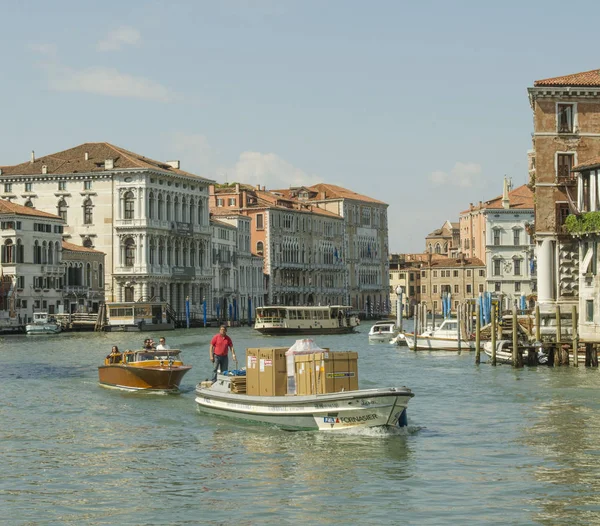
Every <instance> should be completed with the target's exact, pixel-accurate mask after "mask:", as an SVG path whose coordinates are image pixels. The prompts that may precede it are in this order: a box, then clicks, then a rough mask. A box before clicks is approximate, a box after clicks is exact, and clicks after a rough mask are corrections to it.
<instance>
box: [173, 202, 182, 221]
mask: <svg viewBox="0 0 600 526" xmlns="http://www.w3.org/2000/svg"><path fill="white" fill-rule="evenodd" d="M179 213H180V210H179V197H177V196H175V199H174V200H173V219H174V220H175V221H180V220H181V216H180V215H179Z"/></svg>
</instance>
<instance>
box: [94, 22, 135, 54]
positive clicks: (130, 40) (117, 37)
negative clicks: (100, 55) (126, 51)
mask: <svg viewBox="0 0 600 526" xmlns="http://www.w3.org/2000/svg"><path fill="white" fill-rule="evenodd" d="M141 39H142V35H141V34H140V32H139V30H137V29H136V28H135V27H130V26H121V27H119V28H117V29H114V30H113V31H111V32H110V33H109V34H108V35H106V38H104V39H103V40H100V41H99V42H98V44H96V49H97V50H98V51H118V50H119V49H121V47H123V46H124V45H129V46H137V45H139V43H140V41H141Z"/></svg>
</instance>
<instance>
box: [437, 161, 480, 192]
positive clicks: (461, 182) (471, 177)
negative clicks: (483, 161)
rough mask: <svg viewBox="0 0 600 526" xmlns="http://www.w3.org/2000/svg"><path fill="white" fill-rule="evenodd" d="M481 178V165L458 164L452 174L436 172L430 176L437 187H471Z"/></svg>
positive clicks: (451, 171)
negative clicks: (445, 185) (447, 185)
mask: <svg viewBox="0 0 600 526" xmlns="http://www.w3.org/2000/svg"><path fill="white" fill-rule="evenodd" d="M480 176H481V165H480V164H477V163H461V162H457V163H456V164H455V165H454V168H452V170H450V172H442V171H441V170H436V171H435V172H432V173H431V174H430V175H429V179H430V181H431V182H432V183H433V184H434V185H436V186H440V185H444V184H451V185H454V186H461V187H469V186H473V185H474V184H475V183H476V182H477V180H478V179H479V178H480Z"/></svg>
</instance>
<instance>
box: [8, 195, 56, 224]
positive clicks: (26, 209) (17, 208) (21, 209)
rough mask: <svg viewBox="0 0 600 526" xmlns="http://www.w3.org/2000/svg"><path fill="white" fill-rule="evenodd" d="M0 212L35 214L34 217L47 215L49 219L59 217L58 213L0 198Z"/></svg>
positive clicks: (21, 214)
mask: <svg viewBox="0 0 600 526" xmlns="http://www.w3.org/2000/svg"><path fill="white" fill-rule="evenodd" d="M0 214H17V215H20V216H34V217H46V218H48V219H59V220H60V217H58V216H57V215H54V214H50V213H48V212H42V211H41V210H36V209H35V208H31V207H30V206H23V205H18V204H17V203H11V202H10V201H7V200H5V199H0Z"/></svg>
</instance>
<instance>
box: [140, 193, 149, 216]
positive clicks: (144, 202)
mask: <svg viewBox="0 0 600 526" xmlns="http://www.w3.org/2000/svg"><path fill="white" fill-rule="evenodd" d="M147 193H148V192H147V190H146V188H140V197H141V207H140V216H141V218H142V219H145V218H146V217H147V212H146V209H147V207H148V196H147V195H146V194H147Z"/></svg>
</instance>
